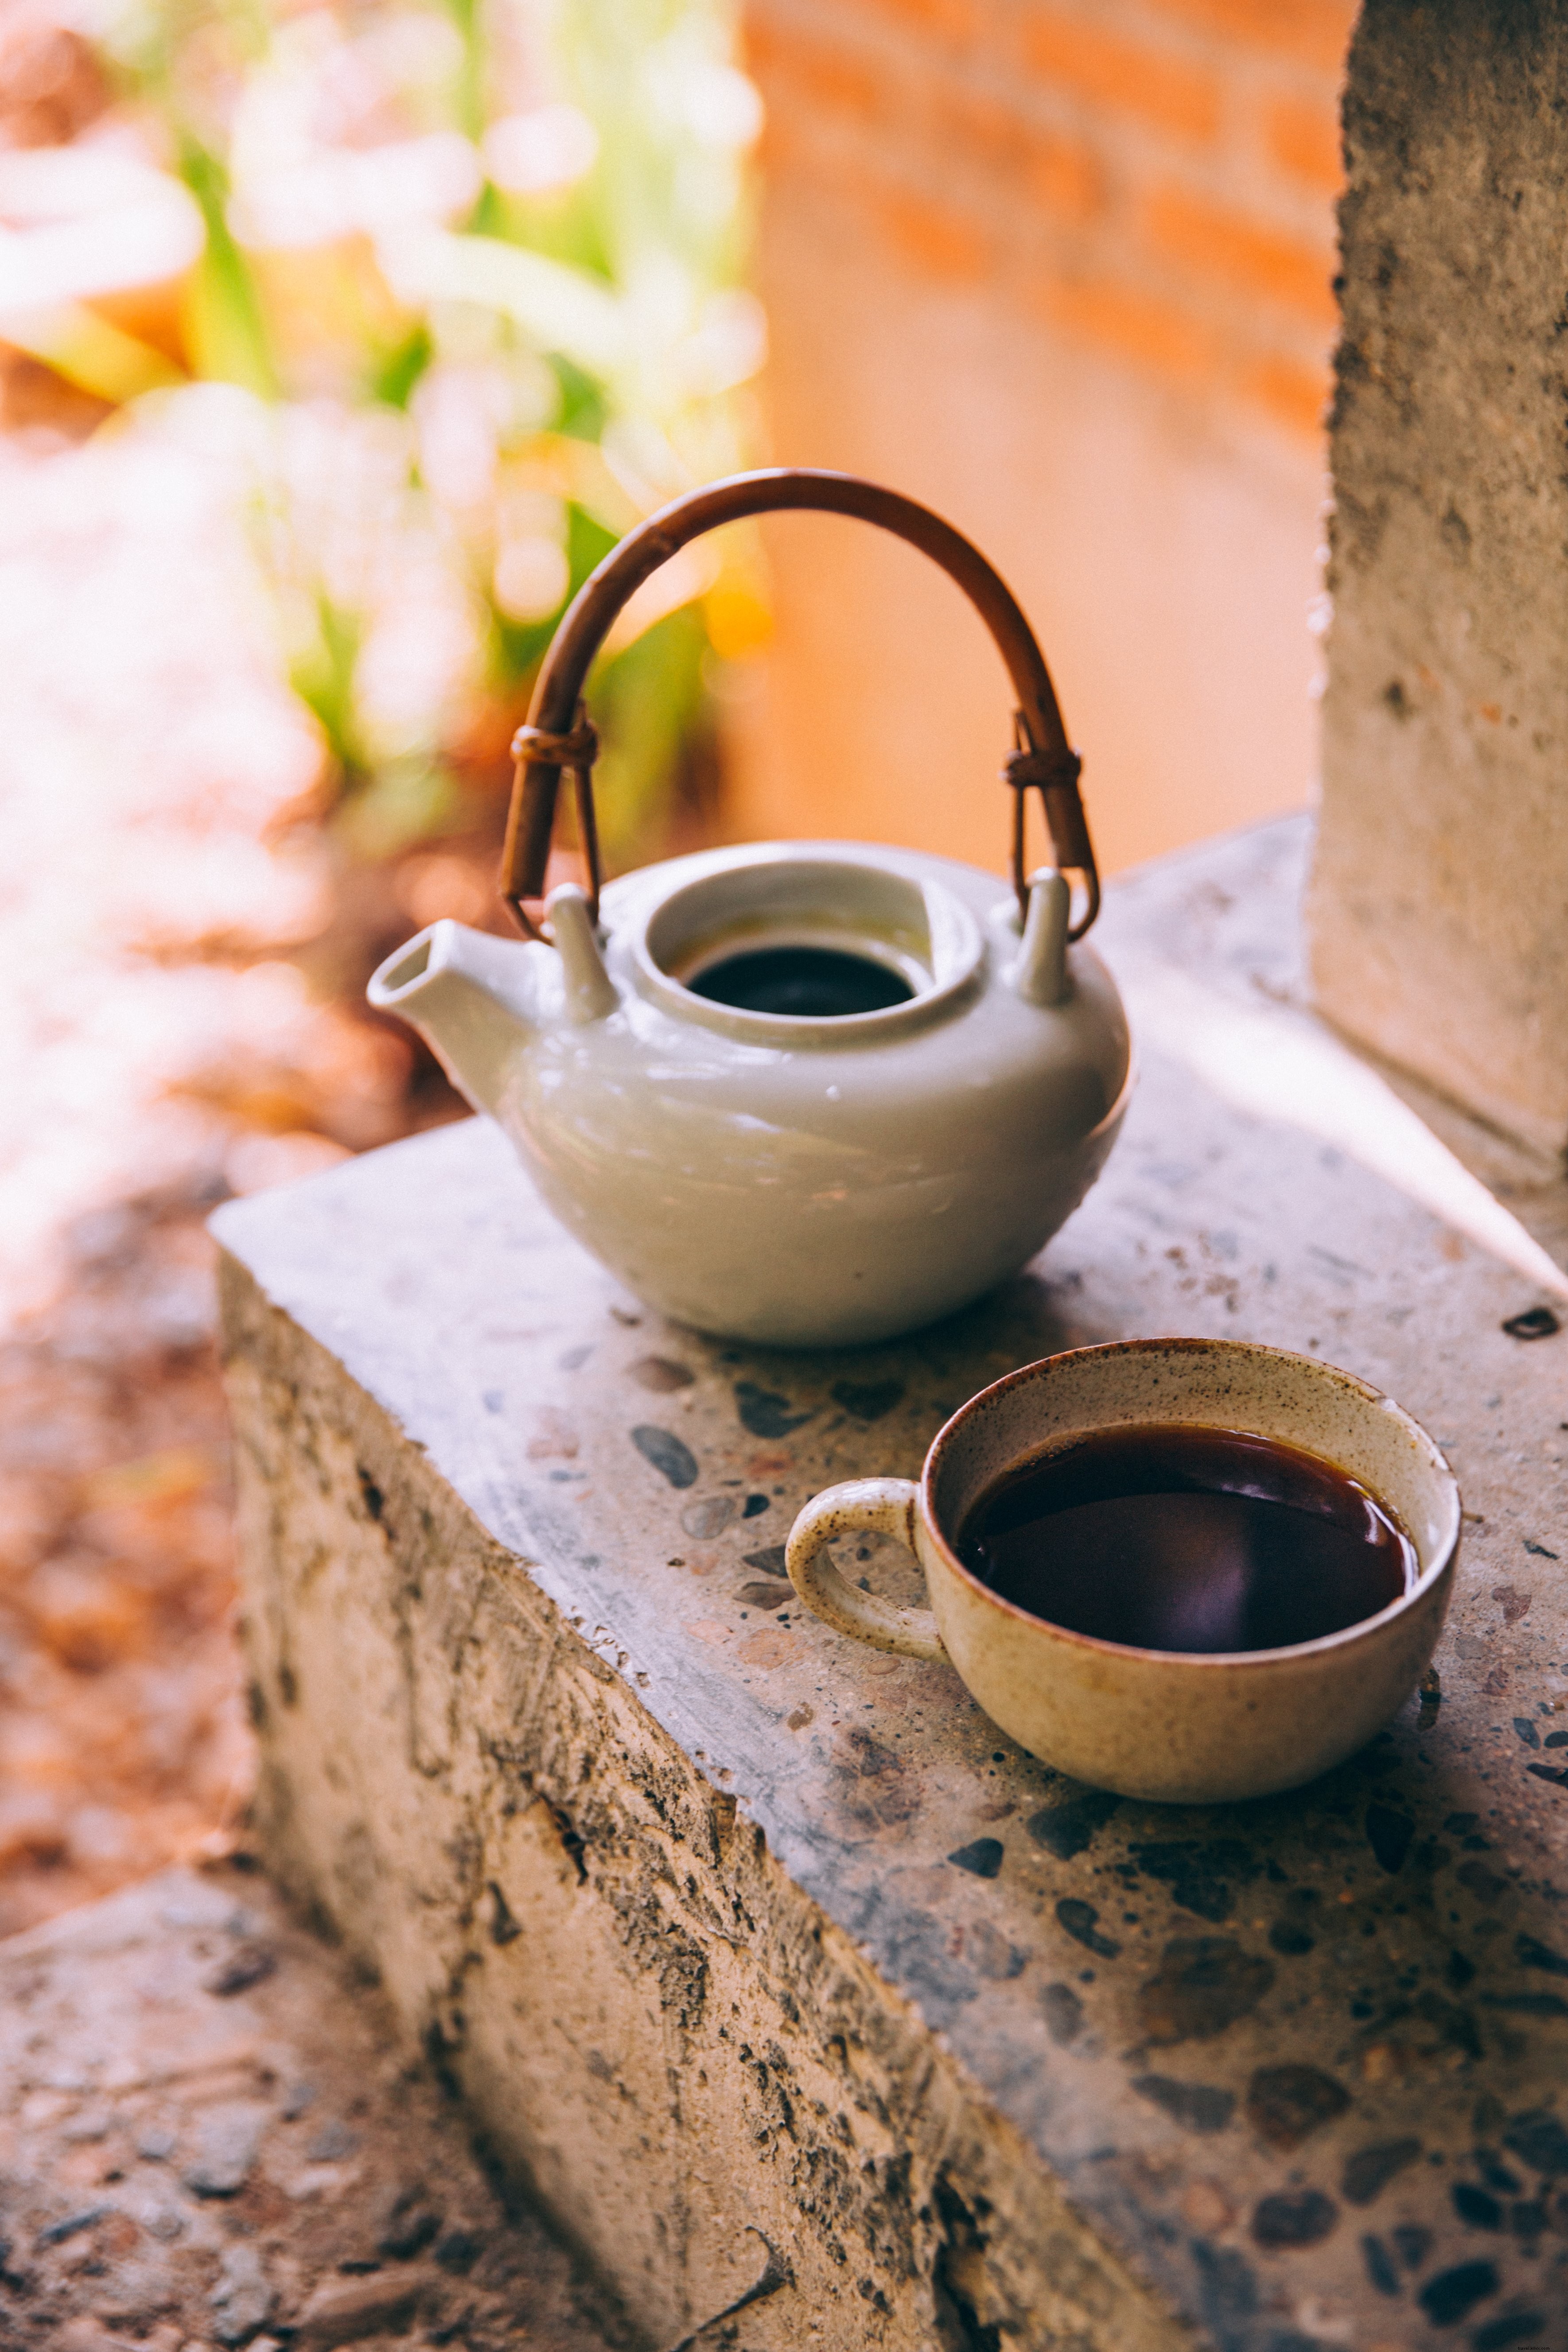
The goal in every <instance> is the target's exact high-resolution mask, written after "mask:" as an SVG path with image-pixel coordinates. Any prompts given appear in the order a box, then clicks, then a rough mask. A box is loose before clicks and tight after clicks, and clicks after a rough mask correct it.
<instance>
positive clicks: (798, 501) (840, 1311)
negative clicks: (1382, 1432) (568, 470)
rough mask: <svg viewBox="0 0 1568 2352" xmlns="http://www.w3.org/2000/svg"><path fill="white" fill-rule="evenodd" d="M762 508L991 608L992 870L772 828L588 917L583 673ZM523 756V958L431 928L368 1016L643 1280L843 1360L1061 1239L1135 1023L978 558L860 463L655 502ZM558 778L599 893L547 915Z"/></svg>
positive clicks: (1042, 677) (517, 906)
mask: <svg viewBox="0 0 1568 2352" xmlns="http://www.w3.org/2000/svg"><path fill="white" fill-rule="evenodd" d="M778 507H804V508H810V509H818V510H825V511H827V512H832V513H840V514H850V515H858V516H860V517H862V518H863V519H865V520H869V521H872V522H876V523H878V524H879V525H880V526H881V527H882V528H884V529H887V530H893V531H895V532H897V533H898V534H899V535H900V537H902V538H905V539H908V540H910V541H912V542H913V543H914V544H915V545H916V546H919V547H921V548H922V549H923V550H924V551H925V552H926V553H928V554H929V555H931V556H932V557H933V558H934V559H935V561H936V562H939V563H941V564H942V566H943V568H944V569H945V570H946V571H947V572H950V573H951V574H952V577H953V578H954V579H955V580H957V582H958V583H959V584H960V586H961V587H963V588H964V589H965V590H966V592H967V593H968V594H969V595H970V597H971V599H972V601H973V603H974V604H976V605H977V606H978V607H979V609H980V612H981V614H982V615H983V617H984V619H985V620H986V621H987V623H988V624H989V625H990V627H991V630H992V633H993V635H994V637H995V639H996V641H997V644H998V646H999V648H1000V650H1001V652H1002V655H1003V657H1004V659H1005V662H1006V664H1007V667H1008V669H1009V672H1010V674H1011V676H1012V679H1013V684H1014V688H1015V690H1016V694H1017V698H1018V703H1019V706H1020V707H1019V712H1018V718H1017V722H1016V725H1017V734H1018V740H1019V743H1020V747H1021V748H1020V749H1019V750H1018V751H1016V752H1015V753H1014V755H1013V756H1012V758H1011V759H1010V760H1009V761H1008V762H1007V766H1006V769H1005V776H1006V780H1007V782H1009V783H1010V784H1011V785H1012V786H1013V787H1014V790H1015V793H1016V810H1015V824H1014V843H1013V846H1014V856H1013V878H1012V882H1011V884H1009V883H1005V882H1003V881H1001V880H999V879H998V878H997V877H995V876H994V875H990V874H986V873H983V872H981V871H980V870H979V869H977V868H975V867H973V866H961V865H957V864H955V863H953V862H952V861H951V860H949V859H946V858H938V857H928V856H921V855H919V854H918V853H915V852H912V851H908V850H899V849H888V848H879V847H873V846H870V845H864V844H859V843H845V842H785V843H780V842H771V843H763V844H754V845H748V846H745V847H742V848H731V849H719V850H710V851H707V852H704V853H702V854H700V855H698V856H689V857H679V858H674V859H670V860H668V861H667V862H665V863H663V864H661V865H657V866H647V867H644V868H643V869H642V870H641V871H640V872H637V873H634V874H629V875H626V876H625V877H622V878H621V879H620V880H619V881H616V882H614V883H612V884H610V885H609V886H608V887H606V888H605V890H604V893H603V897H602V898H601V896H600V888H599V875H598V851H597V843H596V835H595V828H594V823H593V799H592V791H591V783H590V771H591V767H592V762H593V758H594V751H595V738H594V734H593V730H592V729H591V727H589V725H588V723H587V721H586V719H585V718H584V715H583V712H582V708H581V704H580V701H579V696H580V694H581V690H582V686H583V681H584V677H585V676H586V674H587V670H588V667H589V664H590V662H591V661H592V659H593V656H594V655H595V652H596V651H597V649H598V646H599V645H600V643H601V642H602V640H603V638H604V635H605V631H606V630H607V629H608V627H609V625H610V624H611V622H612V621H613V619H614V617H615V615H616V613H617V612H618V611H619V610H620V607H621V606H622V604H624V603H625V602H626V598H627V597H628V596H629V595H630V594H631V593H632V591H633V590H634V589H635V588H637V586H638V585H639V584H640V583H641V582H642V581H643V580H645V579H647V577H648V575H649V574H650V573H651V572H654V571H655V570H657V569H658V566H659V565H660V564H661V563H663V562H666V561H667V560H668V557H669V556H671V555H673V554H674V553H675V552H676V551H677V550H678V549H679V548H680V547H682V546H684V545H685V544H686V543H687V541H689V540H690V539H693V538H695V537H696V536H697V535H698V534H699V533H700V532H701V531H704V530H710V529H712V528H713V527H714V526H715V525H716V524H718V523H721V522H727V521H731V520H735V519H736V518H738V517H740V516H742V515H749V514H757V513H762V512H764V511H766V510H768V509H773V508H778ZM513 749H514V751H515V752H516V754H517V758H518V781H517V789H516V791H515V793H514V796H513V803H512V813H511V822H510V825H509V827H508V834H507V847H506V853H505V859H504V862H503V871H502V890H503V896H504V897H505V898H506V900H507V902H508V904H509V905H510V907H511V908H512V910H513V912H514V914H515V915H516V916H517V918H518V920H519V922H520V924H521V928H522V929H523V931H524V932H525V934H526V935H527V937H526V941H508V940H500V939H497V938H494V937H493V936H491V935H489V934H488V933H484V932H479V931H475V930H471V929H468V928H467V927H466V926H465V925H463V924H461V923H454V922H439V923H436V924H433V925H432V926H431V928H430V929H428V930H425V931H422V932H421V933H420V934H419V936H418V937H417V938H416V939H414V940H410V941H409V943H408V945H407V946H406V947H404V948H402V949H400V950H398V952H397V953H396V954H395V955H394V956H391V957H389V958H388V959H387V961H386V962H385V963H384V964H383V965H382V967H381V969H380V971H377V972H376V974H375V976H374V979H373V980H372V982H371V984H370V1001H371V1003H373V1004H374V1005H375V1006H376V1007H377V1008H378V1009H379V1010H381V1011H384V1012H389V1013H398V1014H400V1015H401V1016H402V1018H403V1019H405V1021H408V1022H410V1023H411V1024H413V1026H414V1027H415V1028H416V1029H417V1030H418V1032H419V1034H421V1036H423V1037H424V1038H426V1040H427V1042H428V1043H429V1045H431V1046H432V1047H433V1048H434V1050H435V1052H436V1054H437V1055H438V1057H439V1059H440V1061H441V1063H442V1065H443V1066H444V1067H445V1068H446V1070H447V1073H448V1074H449V1076H451V1078H452V1080H453V1082H454V1084H455V1085H456V1086H458V1087H459V1088H460V1089H461V1091H462V1093H463V1094H464V1095H465V1096H466V1097H468V1100H469V1101H470V1102H471V1103H473V1104H474V1105H475V1107H476V1108H478V1109H480V1110H483V1111H488V1112H489V1114H490V1115H491V1116H492V1117H493V1118H496V1119H497V1120H498V1121H499V1122H500V1125H501V1126H502V1127H503V1128H504V1129H505V1130H506V1132H507V1134H508V1135H509V1136H510V1138H511V1140H512V1142H513V1144H514V1145H515V1146H516V1149H517V1150H518V1152H519V1154H520V1156H521V1159H522V1160H523V1162H524V1164H525V1166H526V1167H527V1168H528V1170H529V1171H530V1173H531V1175H532V1177H533V1179H534V1181H535V1182H536V1184H537V1185H538V1187H539V1190H540V1192H542V1195H543V1197H544V1199H545V1201H546V1202H548V1203H549V1205H550V1207H551V1208H552V1210H553V1211H554V1213H555V1214H556V1215H557V1216H558V1217H559V1218H560V1219H561V1221H562V1223H563V1224H565V1225H566V1226H567V1227H568V1228H569V1229H570V1230H571V1232H572V1233H574V1234H575V1235H576V1237H577V1238H578V1240H579V1241H581V1242H582V1243H583V1244H584V1246H585V1247H586V1248H587V1249H589V1250H590V1251H592V1253H593V1254H594V1255H595V1257H597V1258H599V1259H600V1260H601V1262H602V1263H603V1264H604V1265H606V1266H608V1267H609V1268H610V1269H611V1271H612V1272H614V1273H615V1274H616V1276H619V1278H620V1279H621V1280H622V1281H623V1282H625V1283H626V1285H627V1286H628V1287H629V1288H630V1289H631V1290H633V1291H635V1292H636V1293H637V1295H638V1296H639V1297H643V1298H645V1299H647V1301H648V1302H649V1303H650V1304H651V1305H653V1306H654V1307H658V1308H660V1309H661V1310H662V1311H663V1312H664V1313H665V1314H667V1315H670V1316H673V1317H674V1318H676V1319H677V1320H678V1321H680V1322H683V1323H689V1324H693V1325H695V1326H696V1327H697V1328H699V1329H700V1330H704V1331H709V1332H713V1333H716V1334H720V1335H722V1336H725V1337H729V1338H734V1339H749V1340H753V1341H758V1342H762V1343H764V1344H770V1345H775V1346H782V1347H805V1346H843V1345H855V1344H864V1343H867V1342H869V1341H873V1340H878V1339H889V1338H891V1337H892V1336H893V1335H894V1334H895V1333H898V1332H900V1331H906V1330H910V1329H912V1328H914V1327H915V1326H917V1325H919V1324H921V1323H927V1322H930V1321H931V1320H932V1319H933V1318H935V1317H937V1316H941V1315H945V1314H948V1313H950V1312H952V1310H953V1309H954V1308H956V1307H962V1306H964V1305H966V1304H967V1303H968V1302H969V1301H970V1300H972V1299H973V1298H976V1297H979V1296H980V1295H981V1294H982V1293H983V1292H984V1291H986V1290H988V1289H990V1288H991V1287H993V1286H994V1285H995V1284H996V1283H998V1282H1001V1281H1003V1280H1004V1279H1005V1277H1006V1276H1009V1275H1011V1274H1013V1273H1016V1271H1017V1269H1018V1268H1019V1267H1020V1266H1021V1265H1024V1264H1025V1263H1026V1260H1027V1259H1029V1258H1030V1257H1032V1256H1033V1255H1034V1254H1035V1252H1036V1251H1037V1250H1038V1249H1039V1248H1040V1247H1041V1246H1042V1245H1043V1244H1044V1243H1046V1242H1047V1240H1048V1239H1049V1238H1050V1236H1051V1234H1054V1233H1055V1232H1056V1230H1057V1228H1058V1225H1060V1224H1061V1223H1062V1221H1063V1219H1064V1218H1066V1217H1067V1216H1068V1214H1069V1213H1071V1211H1072V1210H1073V1209H1074V1208H1075V1207H1076V1206H1077V1204H1078V1202H1079V1201H1080V1200H1081V1199H1082V1197H1083V1195H1084V1193H1085V1192H1086V1191H1087V1190H1088V1188H1089V1185H1090V1184H1091V1183H1092V1182H1093V1181H1094V1179H1095V1177H1096V1176H1097V1175H1098V1174H1099V1172H1100V1167H1101V1165H1102V1164H1103V1162H1104V1160H1105V1157H1106V1154H1107V1152H1108V1151H1109V1150H1110V1146H1111V1144H1112V1142H1113V1141H1114V1139H1115V1137H1116V1132H1117V1129H1118V1128H1119V1126H1120V1124H1121V1118H1122V1114H1123V1111H1124V1109H1125V1108H1126V1102H1127V1097H1128V1092H1129V1088H1130V1057H1129V1048H1128V1038H1127V1025H1126V1021H1125V1018H1124V1016H1123V1013H1122V1010H1121V1001H1120V999H1119V998H1118V996H1117V993H1116V990H1115V987H1114V985H1113V984H1112V982H1111V980H1110V975H1109V974H1108V973H1107V971H1106V970H1105V968H1104V966H1103V965H1102V964H1101V962H1100V959H1099V958H1098V957H1097V956H1096V955H1095V954H1094V953H1093V952H1092V950H1089V949H1086V948H1084V947H1081V946H1079V945H1077V944H1075V942H1076V941H1077V940H1079V939H1081V936H1082V934H1083V932H1084V931H1085V930H1087V929H1088V928H1089V924H1090V923H1091V922H1092V921H1093V919H1094V917H1095V914H1096V912H1097V911H1098V907H1099V884H1098V880H1097V877H1096V873H1095V866H1094V855H1093V851H1092V849H1091V847H1090V845H1089V834H1088V829H1087V826H1086V825H1085V823H1084V819H1083V813H1082V807H1081V804H1080V803H1079V796H1078V772H1079V761H1078V759H1077V757H1076V755H1075V754H1074V753H1073V752H1072V751H1069V749H1068V743H1067V739H1066V735H1065V732H1064V730H1063V727H1062V721H1061V715H1060V711H1059V709H1058V705H1057V700H1056V696H1055V693H1054V691H1053V689H1052V687H1051V682H1050V677H1049V675H1048V673H1047V669H1046V666H1045V662H1044V660H1043V658H1042V656H1041V655H1040V652H1039V648H1038V646H1037V644H1036V642H1035V639H1034V635H1033V634H1032V632H1031V631H1030V629H1029V626H1028V624H1027V622H1026V620H1025V618H1024V615H1023V614H1022V612H1021V611H1020V610H1019V608H1018V605H1017V604H1016V602H1015V600H1014V598H1013V596H1012V595H1011V593H1009V591H1008V589H1007V588H1006V587H1005V584H1004V583H1003V582H1002V580H1001V579H1000V577H999V576H998V575H997V573H996V572H994V571H993V570H992V568H991V566H990V565H989V564H988V563H986V562H985V561H984V558H983V557H982V556H981V555H980V554H979V553H978V552H977V551H976V550H975V549H973V547H971V546H970V544H969V542H968V541H966V540H964V539H963V538H962V537H961V536H960V534H959V533H958V532H957V531H955V530H952V528H951V526H950V525H948V524H946V523H944V522H942V521H941V520H939V519H938V517H936V516H935V515H933V514H931V513H930V512H929V511H928V510H927V509H925V508H923V507H920V506H917V505H915V504H914V503H913V501H912V500H910V499H903V498H900V497H899V496H897V495H896V494H895V493H893V492H891V491H889V490H885V489H880V488H877V487H876V486H875V485H874V484H871V483H868V482H863V481H860V480H858V479H857V478H855V477H854V476H852V475H842V474H827V473H818V472H811V471H806V470H804V469H794V468H791V469H787V470H785V469H781V470H777V471H770V472H766V473H758V474H748V475H739V476H736V477H734V478H731V479H730V480H728V481H724V482H719V483H714V484H711V485H710V486H709V487H708V488H705V489H702V490H699V491H696V492H694V493H692V494H691V495H690V496H689V497H688V498H685V499H677V500H676V501H675V503H674V504H673V505H671V506H668V507H667V508H665V509H663V510H662V512H660V513H658V514H657V515H655V516H653V517H652V518H651V519H650V520H648V521H647V522H646V523H644V524H643V525H642V526H641V528H640V529H639V530H636V531H634V532H633V533H632V534H631V535H630V536H629V537H628V538H627V539H626V540H624V541H622V542H621V544H620V545H619V547H617V548H616V550H615V551H613V552H612V553H611V554H610V555H609V556H607V557H606V558H605V562H603V563H602V564H601V565H600V566H599V569H598V570H597V572H595V573H594V575H593V577H592V578H591V579H590V580H589V581H587V582H586V583H585V584H584V587H583V589H582V590H581V592H580V593H579V594H578V595H577V597H576V598H575V599H574V603H573V604H572V606H571V608H570V610H569V611H568V612H567V614H565V616H564V618H563V621H562V624H561V627H560V630H559V632H558V633H557V635H556V638H555V641H554V644H553V645H552V647H551V650H550V653H549V655H548V656H547V657H546V660H545V664H544V667H543V669H542V672H541V676H540V679H539V685H538V688H537V691H536V693H535V697H534V704H533V718H532V720H531V723H530V724H529V725H528V726H527V727H524V728H522V729H521V730H519V734H518V738H517V741H516V743H515V744H514V746H513ZM563 766H566V767H570V768H572V769H573V770H574V773H575V782H576V788H577V801H578V811H579V830H580V835H581V838H582V841H583V844H584V850H585V853H586V856H587V859H588V866H589V872H590V876H591V887H590V888H589V889H588V890H587V891H584V890H581V889H579V888H577V887H575V886H566V887H562V888H560V889H556V890H554V891H552V892H551V894H550V896H549V898H548V899H547V900H546V901H544V902H543V904H541V901H540V898H539V896H538V893H539V890H540V888H541V886H542V877H543V874H544V868H545V862H546V859H547V857H548V855H549V848H550V840H551V835H552V825H553V819H554V810H555V799H556V793H557V789H558V784H559V778H560V772H561V770H562V768H563ZM1030 786H1034V787H1035V788H1037V790H1038V791H1039V792H1040V793H1041V795H1042V798H1043V799H1044V801H1045V804H1046V811H1047V818H1048V820H1049V823H1050V827H1051V834H1052V838H1053V841H1054V843H1055V846H1056V852H1057V857H1058V864H1059V866H1063V867H1067V868H1068V869H1071V870H1076V871H1077V872H1079V874H1080V875H1081V877H1082V879H1083V884H1084V889H1085V906H1084V911H1083V913H1082V915H1081V917H1080V919H1079V920H1078V921H1077V922H1076V923H1075V922H1073V921H1072V919H1071V907H1070V895H1071V894H1070V890H1069V886H1068V880H1067V878H1066V876H1065V874H1063V873H1061V872H1058V871H1057V870H1056V869H1055V868H1050V867H1046V868H1042V869H1041V870H1040V871H1038V872H1037V873H1036V874H1035V875H1034V876H1033V877H1030V878H1029V879H1027V880H1026V878H1025V871H1024V868H1025V859H1024V796H1025V793H1026V790H1027V789H1028V788H1029V787H1030Z"/></svg>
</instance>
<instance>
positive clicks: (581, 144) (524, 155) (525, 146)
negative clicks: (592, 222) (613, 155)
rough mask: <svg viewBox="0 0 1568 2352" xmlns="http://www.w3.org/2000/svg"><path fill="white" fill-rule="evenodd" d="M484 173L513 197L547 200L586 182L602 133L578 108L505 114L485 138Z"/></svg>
mask: <svg viewBox="0 0 1568 2352" xmlns="http://www.w3.org/2000/svg"><path fill="white" fill-rule="evenodd" d="M483 153H484V159H485V169H486V171H487V172H488V173H489V175H490V178H491V179H492V180H493V181H494V182H495V184H496V185H497V187H498V188H504V189H506V191H507V192H508V194H510V195H515V196H540V195H548V194H550V193H551V192H552V190H553V189H556V188H569V187H573V186H574V185H575V184H576V183H577V182H578V181H579V180H582V179H585V178H586V176H587V174H588V173H590V172H591V171H592V170H593V168H594V166H595V163H597V162H598V160H599V134H598V132H597V131H595V128H594V126H593V124H592V123H591V122H590V121H589V120H588V118H587V116H586V115H585V114H584V113H583V112H582V110H580V109H579V108H577V107H575V106H540V107H535V108H534V109H533V110H531V112H530V113H527V114H507V115H503V116H502V117H501V119H500V121H499V122H492V123H491V125H490V127H489V130H488V131H486V133H485V136H484V146H483Z"/></svg>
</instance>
